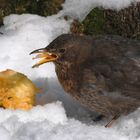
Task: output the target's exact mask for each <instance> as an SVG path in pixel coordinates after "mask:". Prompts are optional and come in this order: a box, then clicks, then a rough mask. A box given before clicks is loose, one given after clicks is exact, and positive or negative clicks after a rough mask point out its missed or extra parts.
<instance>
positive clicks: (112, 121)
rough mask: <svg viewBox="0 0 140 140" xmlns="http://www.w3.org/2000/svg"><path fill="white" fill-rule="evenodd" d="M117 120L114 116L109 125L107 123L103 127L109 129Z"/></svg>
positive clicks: (117, 116)
mask: <svg viewBox="0 0 140 140" xmlns="http://www.w3.org/2000/svg"><path fill="white" fill-rule="evenodd" d="M118 118H119V115H116V116H114V117H113V118H112V120H111V121H109V123H107V125H105V127H111V126H112V124H113V123H114V122H115V121H116V120H117V119H118Z"/></svg>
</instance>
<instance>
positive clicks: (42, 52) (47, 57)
mask: <svg viewBox="0 0 140 140" xmlns="http://www.w3.org/2000/svg"><path fill="white" fill-rule="evenodd" d="M30 54H37V56H36V57H33V59H37V58H43V59H42V60H40V61H39V62H38V63H36V64H35V65H33V66H32V68H35V67H39V66H40V65H42V64H44V63H47V62H51V61H54V60H56V59H57V58H58V56H57V55H56V54H54V53H50V52H48V51H47V49H46V48H42V49H38V50H35V51H33V52H31V53H30Z"/></svg>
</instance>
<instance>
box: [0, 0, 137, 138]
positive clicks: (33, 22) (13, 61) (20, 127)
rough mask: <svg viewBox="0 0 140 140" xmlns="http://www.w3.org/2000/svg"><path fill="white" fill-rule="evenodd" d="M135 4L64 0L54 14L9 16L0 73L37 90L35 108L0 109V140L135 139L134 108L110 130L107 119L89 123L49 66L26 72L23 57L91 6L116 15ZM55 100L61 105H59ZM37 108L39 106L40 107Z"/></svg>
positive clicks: (1, 40) (0, 39)
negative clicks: (15, 75)
mask: <svg viewBox="0 0 140 140" xmlns="http://www.w3.org/2000/svg"><path fill="white" fill-rule="evenodd" d="M136 1H139V0H66V2H65V3H64V4H63V8H64V9H63V10H62V11H60V12H59V13H58V14H57V15H53V16H49V17H40V16H37V15H31V14H22V15H14V14H13V15H10V16H7V17H5V18H4V26H3V27H1V28H0V31H1V32H3V33H4V34H3V35H0V53H1V54H0V71H2V70H5V69H7V68H10V69H14V70H16V71H19V72H22V73H24V74H26V75H27V76H28V77H29V78H30V79H31V80H32V81H33V82H34V83H36V85H37V86H38V87H40V88H41V89H42V90H41V93H40V94H38V95H37V106H36V107H34V108H33V109H31V110H30V111H21V110H8V109H0V140H45V139H47V140H140V109H138V110H137V111H135V112H134V113H132V114H129V115H128V116H124V117H121V118H119V119H118V120H117V121H116V123H115V124H114V125H113V127H112V128H105V127H104V125H105V124H106V123H107V122H108V120H106V119H105V120H103V121H101V122H97V123H95V122H93V121H92V117H91V116H94V117H95V114H94V113H91V112H90V111H89V110H87V109H85V108H83V107H82V106H81V105H80V104H79V103H77V102H76V101H74V100H73V99H72V98H71V97H70V96H69V95H67V94H66V93H65V92H64V91H63V89H62V87H61V86H60V84H59V82H58V80H57V78H56V74H55V71H54V65H53V64H51V63H50V64H46V65H42V66H41V67H39V68H38V69H32V68H31V66H32V65H33V64H34V63H35V61H33V60H32V56H29V53H30V52H31V51H33V50H34V49H37V48H43V47H45V46H47V45H48V44H49V43H50V42H51V41H52V40H53V39H54V38H56V37H57V36H58V35H60V34H62V33H68V32H69V28H70V23H71V20H68V21H65V20H64V18H63V16H64V15H68V16H70V17H71V18H78V19H80V20H83V19H84V17H85V16H86V15H87V14H88V13H89V12H90V10H91V9H92V8H94V7H103V8H106V9H107V8H109V9H115V10H120V9H122V8H124V7H127V6H129V5H131V4H132V3H134V2H136ZM59 101H61V102H59ZM41 105H42V106H41Z"/></svg>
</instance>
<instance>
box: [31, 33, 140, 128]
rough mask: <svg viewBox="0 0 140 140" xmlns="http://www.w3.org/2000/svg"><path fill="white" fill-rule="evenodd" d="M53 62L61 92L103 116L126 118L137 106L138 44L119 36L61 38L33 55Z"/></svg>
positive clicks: (139, 78)
mask: <svg viewBox="0 0 140 140" xmlns="http://www.w3.org/2000/svg"><path fill="white" fill-rule="evenodd" d="M35 53H37V54H38V55H37V56H36V57H35V58H44V59H43V60H41V61H40V62H38V63H37V64H35V65H34V66H33V67H38V66H40V65H41V64H43V63H46V62H50V61H53V63H54V64H55V70H56V74H57V76H58V79H59V81H60V83H61V85H62V86H63V88H64V90H65V91H66V92H67V93H69V94H70V95H71V96H72V97H74V98H75V99H76V100H78V101H79V102H80V103H82V104H83V105H84V106H87V107H88V108H89V109H90V110H93V111H97V112H99V113H100V114H102V115H104V116H107V117H108V116H112V117H113V119H112V120H111V121H110V122H109V123H108V124H107V125H106V127H109V126H111V124H112V123H113V122H114V120H116V119H117V118H118V117H119V116H120V115H127V114H128V113H130V112H132V111H134V110H136V109H137V108H138V107H139V106H140V42H139V41H134V40H130V39H126V38H123V37H120V36H108V35H107V36H94V37H91V36H79V35H74V34H63V35H60V36H59V37H57V38H56V39H55V40H54V41H52V42H51V43H50V44H49V45H48V46H47V47H45V48H41V49H38V50H35V51H33V52H32V53H31V54H35Z"/></svg>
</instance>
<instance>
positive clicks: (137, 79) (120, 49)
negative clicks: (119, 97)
mask: <svg viewBox="0 0 140 140" xmlns="http://www.w3.org/2000/svg"><path fill="white" fill-rule="evenodd" d="M91 53H92V54H91V56H92V57H91V59H90V60H89V61H88V62H86V63H84V66H83V70H82V71H83V73H86V74H87V76H84V77H83V79H84V80H83V81H84V82H83V85H84V84H85V85H88V86H94V84H95V80H94V79H96V85H98V88H99V89H100V88H102V89H103V90H104V91H107V92H108V91H110V92H116V91H117V92H118V91H119V92H121V94H123V95H124V96H130V97H132V98H137V99H140V42H138V41H133V40H128V39H124V38H121V37H116V36H115V37H114V38H113V37H104V38H98V39H95V41H94V47H93V51H92V52H91ZM88 73H89V74H88ZM83 75H85V74H83ZM88 75H89V76H88ZM86 77H87V78H86Z"/></svg>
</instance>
